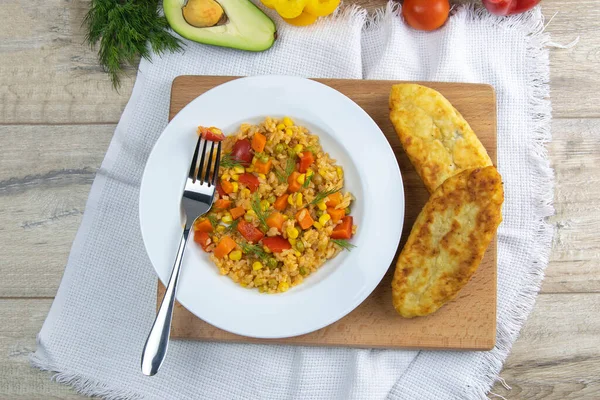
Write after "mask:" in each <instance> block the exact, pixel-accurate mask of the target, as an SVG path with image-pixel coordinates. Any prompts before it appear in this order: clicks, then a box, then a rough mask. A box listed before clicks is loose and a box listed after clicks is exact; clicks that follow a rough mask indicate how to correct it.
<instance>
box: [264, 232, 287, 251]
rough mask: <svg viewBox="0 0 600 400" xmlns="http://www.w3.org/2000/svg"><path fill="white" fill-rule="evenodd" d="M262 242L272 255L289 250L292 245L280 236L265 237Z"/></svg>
mask: <svg viewBox="0 0 600 400" xmlns="http://www.w3.org/2000/svg"><path fill="white" fill-rule="evenodd" d="M262 242H263V244H264V245H265V246H267V247H268V248H269V250H271V251H272V252H273V253H281V252H282V251H284V250H289V249H291V248H292V245H291V244H290V242H288V241H287V240H285V239H284V238H282V237H281V236H272V237H266V238H264V239H263V241H262Z"/></svg>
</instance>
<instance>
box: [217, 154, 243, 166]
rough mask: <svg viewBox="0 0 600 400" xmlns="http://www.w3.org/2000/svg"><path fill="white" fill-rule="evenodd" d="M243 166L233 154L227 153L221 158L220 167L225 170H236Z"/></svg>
mask: <svg viewBox="0 0 600 400" xmlns="http://www.w3.org/2000/svg"><path fill="white" fill-rule="evenodd" d="M241 165H242V164H240V162H239V161H238V160H237V158H235V157H233V156H232V155H231V153H225V154H223V155H222V156H221V163H220V166H221V167H223V168H234V167H239V166H241Z"/></svg>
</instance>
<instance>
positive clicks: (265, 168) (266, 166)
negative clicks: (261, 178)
mask: <svg viewBox="0 0 600 400" xmlns="http://www.w3.org/2000/svg"><path fill="white" fill-rule="evenodd" d="M272 165H273V161H271V160H269V161H267V162H266V163H264V162H261V161H257V162H256V163H255V164H254V171H256V172H257V173H259V174H268V173H269V171H270V170H271V166H272Z"/></svg>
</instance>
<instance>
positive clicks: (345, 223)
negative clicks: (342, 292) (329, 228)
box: [331, 216, 353, 239]
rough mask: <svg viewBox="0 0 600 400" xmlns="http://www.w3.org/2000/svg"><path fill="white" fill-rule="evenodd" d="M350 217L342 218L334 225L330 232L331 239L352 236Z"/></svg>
mask: <svg viewBox="0 0 600 400" xmlns="http://www.w3.org/2000/svg"><path fill="white" fill-rule="evenodd" d="M352 221H353V220H352V217H351V216H348V217H344V218H342V223H341V224H339V225H336V226H335V228H333V232H331V238H332V239H350V238H351V237H352Z"/></svg>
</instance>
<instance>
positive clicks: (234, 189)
mask: <svg viewBox="0 0 600 400" xmlns="http://www.w3.org/2000/svg"><path fill="white" fill-rule="evenodd" d="M231 185H232V188H233V193H237V191H238V190H239V188H240V185H238V183H237V182H233V183H232V184H231Z"/></svg>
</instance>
